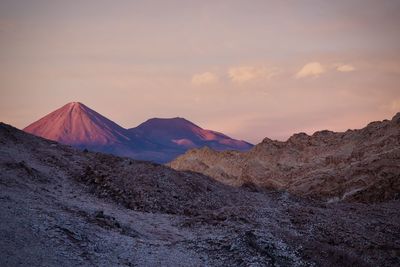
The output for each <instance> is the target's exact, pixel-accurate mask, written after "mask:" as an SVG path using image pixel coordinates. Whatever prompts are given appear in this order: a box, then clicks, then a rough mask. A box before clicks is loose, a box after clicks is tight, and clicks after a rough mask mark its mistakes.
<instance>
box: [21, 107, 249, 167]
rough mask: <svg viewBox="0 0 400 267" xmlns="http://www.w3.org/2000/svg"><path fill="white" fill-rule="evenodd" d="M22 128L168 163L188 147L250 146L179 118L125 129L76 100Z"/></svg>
mask: <svg viewBox="0 0 400 267" xmlns="http://www.w3.org/2000/svg"><path fill="white" fill-rule="evenodd" d="M24 131H25V132H28V133H31V134H34V135H36V136H40V137H43V138H46V139H50V140H53V141H57V142H60V143H62V144H67V145H71V146H74V147H77V148H80V149H84V148H86V149H89V150H92V151H98V152H104V153H111V154H114V155H118V156H127V157H131V158H134V159H140V160H148V161H153V162H157V163H165V162H169V161H171V160H172V159H174V158H175V157H177V156H179V155H181V154H183V153H185V152H186V151H187V150H189V149H191V148H200V147H203V146H208V147H210V148H213V149H216V150H220V151H222V150H240V151H243V150H248V149H250V148H251V147H252V145H251V144H250V143H247V142H245V141H239V140H235V139H232V138H230V137H228V136H226V135H224V134H222V133H219V132H215V131H211V130H204V129H202V128H201V127H199V126H197V125H195V124H194V123H192V122H190V121H188V120H186V119H184V118H179V117H177V118H171V119H160V118H153V119H149V120H147V121H146V122H144V123H142V124H140V125H139V126H137V127H134V128H131V129H125V128H123V127H121V126H119V125H118V124H116V123H115V122H113V121H111V120H109V119H107V118H106V117H104V116H102V115H101V114H99V113H97V112H96V111H94V110H92V109H90V108H89V107H87V106H86V105H84V104H82V103H80V102H71V103H68V104H66V105H64V106H63V107H61V108H59V109H57V110H55V111H53V112H51V113H50V114H48V115H46V116H45V117H43V118H41V119H39V120H38V121H36V122H34V123H32V124H30V125H29V126H28V127H26V128H25V129H24Z"/></svg>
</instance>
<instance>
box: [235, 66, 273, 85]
mask: <svg viewBox="0 0 400 267" xmlns="http://www.w3.org/2000/svg"><path fill="white" fill-rule="evenodd" d="M279 72H280V70H279V69H277V68H266V67H254V66H240V67H232V68H230V69H229V70H228V76H229V78H230V79H231V81H232V82H237V83H243V82H247V81H251V80H256V79H270V78H272V77H273V76H276V75H278V74H279Z"/></svg>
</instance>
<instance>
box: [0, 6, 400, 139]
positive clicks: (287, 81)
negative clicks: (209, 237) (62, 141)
mask: <svg viewBox="0 0 400 267" xmlns="http://www.w3.org/2000/svg"><path fill="white" fill-rule="evenodd" d="M398 14H400V2H399V1H369V0H363V1H361V0H359V1H183V0H182V1H89V0H83V1H57V0H51V1H50V0H48V1H11V0H10V1H7V0H6V1H5V0H3V1H1V2H0V62H1V64H0V120H1V121H4V122H6V123H9V124H12V125H14V126H16V127H19V128H23V127H25V126H27V125H28V124H29V123H31V122H33V121H35V120H37V119H38V118H40V117H42V116H44V115H45V114H47V113H49V112H50V111H52V110H54V109H56V108H59V107H61V106H62V105H64V104H65V103H67V102H71V101H80V102H82V103H84V104H86V105H88V106H89V107H91V108H93V109H95V110H96V111H98V112H99V113H101V114H103V115H105V116H107V117H108V118H110V119H111V120H113V121H115V122H116V123H118V124H120V125H121V126H123V127H134V126H136V125H137V124H139V123H141V122H143V121H145V120H146V119H148V118H151V117H176V116H180V117H185V118H187V119H189V120H191V121H193V122H194V123H197V124H199V125H200V126H202V127H204V128H209V129H213V130H217V131H221V132H224V133H226V134H228V135H230V136H232V137H235V138H239V139H245V140H248V141H250V142H254V143H257V142H260V141H261V140H262V139H263V138H264V137H270V138H278V139H285V138H287V137H288V136H289V135H291V134H293V133H295V132H300V131H305V132H307V133H312V132H313V131H315V130H320V129H330V130H336V131H342V130H346V129H348V128H360V127H363V126H364V125H365V124H366V123H368V122H370V121H373V120H382V119H389V118H391V117H392V116H393V115H394V114H395V113H396V112H399V111H400V32H399V25H400V16H399V15H398Z"/></svg>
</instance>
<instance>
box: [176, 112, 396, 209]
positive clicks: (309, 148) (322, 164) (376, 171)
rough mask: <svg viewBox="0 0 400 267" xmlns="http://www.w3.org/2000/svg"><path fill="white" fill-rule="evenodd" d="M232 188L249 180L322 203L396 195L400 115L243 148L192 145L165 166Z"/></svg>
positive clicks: (393, 196) (366, 200)
mask: <svg viewBox="0 0 400 267" xmlns="http://www.w3.org/2000/svg"><path fill="white" fill-rule="evenodd" d="M169 165H170V166H171V167H172V168H174V169H176V170H190V171H195V172H199V173H203V174H205V175H209V176H211V177H214V178H215V179H216V180H218V181H220V182H222V183H225V184H228V185H234V186H240V185H243V184H245V183H253V184H255V185H257V186H261V187H264V188H270V189H278V190H287V191H289V192H291V193H294V194H296V195H301V196H313V197H317V198H322V199H324V200H328V201H339V200H355V201H364V202H376V201H385V200H390V199H398V198H399V197H400V113H398V114H397V115H396V116H395V117H393V119H392V120H385V121H382V122H372V123H370V124H369V125H368V126H366V127H365V128H363V129H360V130H348V131H346V132H343V133H335V132H331V131H320V132H316V133H314V134H313V135H312V136H309V135H307V134H305V133H299V134H295V135H293V136H292V137H290V138H289V139H288V140H287V141H286V142H279V141H273V140H270V139H268V138H265V139H264V140H263V142H261V143H260V144H258V145H256V146H255V147H254V148H253V149H252V150H250V151H248V152H235V151H225V152H217V151H214V150H211V149H209V148H203V149H193V150H190V151H188V152H187V153H186V154H184V155H182V156H180V157H178V158H177V159H176V160H174V161H173V162H171V163H170V164H169Z"/></svg>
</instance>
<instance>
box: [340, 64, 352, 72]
mask: <svg viewBox="0 0 400 267" xmlns="http://www.w3.org/2000/svg"><path fill="white" fill-rule="evenodd" d="M355 69H356V68H354V66H353V65H339V66H337V67H336V70H337V71H339V72H351V71H354V70H355Z"/></svg>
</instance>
